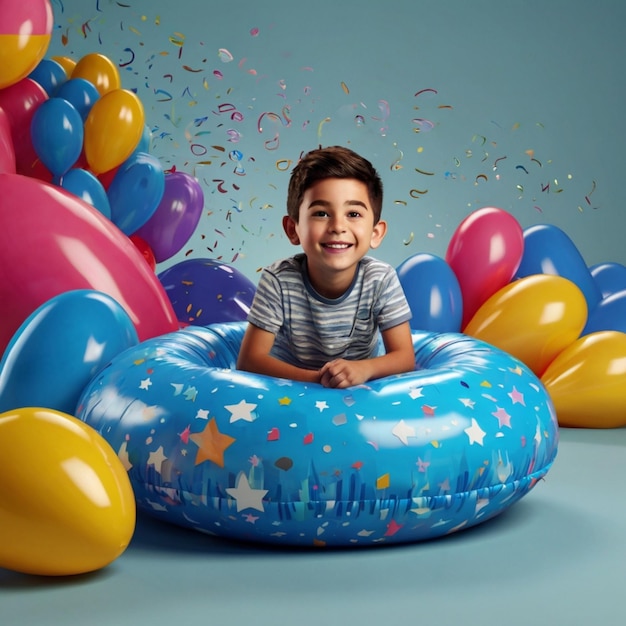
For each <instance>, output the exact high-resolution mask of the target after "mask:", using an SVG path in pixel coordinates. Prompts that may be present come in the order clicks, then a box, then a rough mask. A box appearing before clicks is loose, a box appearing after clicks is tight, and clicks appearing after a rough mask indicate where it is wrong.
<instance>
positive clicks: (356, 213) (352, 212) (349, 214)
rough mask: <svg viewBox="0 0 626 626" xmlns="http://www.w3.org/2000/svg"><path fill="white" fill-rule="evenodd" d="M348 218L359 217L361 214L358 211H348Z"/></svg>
mask: <svg viewBox="0 0 626 626" xmlns="http://www.w3.org/2000/svg"><path fill="white" fill-rule="evenodd" d="M348 217H361V214H360V213H359V212H358V211H350V213H348Z"/></svg>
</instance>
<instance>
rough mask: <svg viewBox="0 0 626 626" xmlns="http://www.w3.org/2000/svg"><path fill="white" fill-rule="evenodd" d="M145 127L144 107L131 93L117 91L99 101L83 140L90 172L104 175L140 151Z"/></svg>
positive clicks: (87, 121)
mask: <svg viewBox="0 0 626 626" xmlns="http://www.w3.org/2000/svg"><path fill="white" fill-rule="evenodd" d="M73 76H74V75H73V74H72V77H73ZM144 126H145V123H144V110H143V105H142V104H141V101H140V100H139V98H138V97H137V96H136V95H135V94H134V93H133V92H132V91H128V90H127V89H114V90H113V91H109V92H108V93H107V94H105V95H104V96H102V97H101V98H99V99H98V100H96V101H95V102H94V104H93V106H92V107H91V110H90V111H89V115H87V119H86V120H85V129H84V130H85V133H84V139H83V147H84V149H85V157H86V158H87V163H88V164H89V168H90V169H91V171H92V172H94V174H102V173H103V172H108V171H109V170H112V169H113V168H114V167H117V166H118V165H120V164H121V163H123V162H124V161H125V160H126V159H127V158H128V157H129V156H130V155H131V154H132V152H133V150H134V149H135V148H136V147H137V144H138V143H139V140H140V139H141V135H142V134H143V130H144Z"/></svg>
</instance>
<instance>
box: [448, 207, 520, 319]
mask: <svg viewBox="0 0 626 626" xmlns="http://www.w3.org/2000/svg"><path fill="white" fill-rule="evenodd" d="M523 252H524V234H523V230H522V227H521V226H520V224H519V223H518V221H517V220H516V219H515V218H514V217H513V216H512V215H511V214H510V213H507V212H506V211H503V210H502V209H497V208H493V207H485V208H483V209H478V210H477V211H474V212H473V213H471V214H470V215H468V216H467V217H466V218H465V219H464V220H463V221H462V222H461V223H460V224H459V226H458V227H457V229H456V231H455V232H454V234H453V235H452V238H451V239H450V243H449V245H448V250H447V252H446V261H447V262H448V264H449V265H450V267H451V268H452V270H453V271H454V273H455V275H456V277H457V279H458V281H459V285H460V287H461V294H462V296H463V320H462V322H461V327H462V328H464V327H465V326H466V324H467V323H468V322H469V320H471V319H472V317H473V316H474V313H476V311H477V310H478V309H479V307H480V306H481V305H482V304H483V302H485V301H486V300H487V299H488V298H489V297H490V296H492V295H493V294H494V293H496V291H498V290H500V289H501V288H502V287H504V286H505V285H508V284H509V282H510V281H511V279H512V278H513V276H514V275H515V272H516V271H517V268H518V267H519V264H520V262H521V259H522V254H523Z"/></svg>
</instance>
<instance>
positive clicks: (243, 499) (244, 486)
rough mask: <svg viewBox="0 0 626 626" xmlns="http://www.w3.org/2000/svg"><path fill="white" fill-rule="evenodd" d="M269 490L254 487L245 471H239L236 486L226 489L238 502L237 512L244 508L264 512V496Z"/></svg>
mask: <svg viewBox="0 0 626 626" xmlns="http://www.w3.org/2000/svg"><path fill="white" fill-rule="evenodd" d="M267 492H268V490H267V489H252V487H250V483H249V482H248V479H247V477H246V475H245V474H244V473H243V472H239V474H238V475H237V482H236V486H235V487H229V488H227V489H226V493H227V494H228V495H229V496H231V497H232V498H234V499H235V500H236V502H237V513H239V512H240V511H243V510H244V509H254V510H255V511H261V512H264V511H265V509H264V508H263V497H264V496H265V494H266V493H267Z"/></svg>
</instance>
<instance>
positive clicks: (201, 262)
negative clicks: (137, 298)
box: [158, 259, 256, 326]
mask: <svg viewBox="0 0 626 626" xmlns="http://www.w3.org/2000/svg"><path fill="white" fill-rule="evenodd" d="M158 279H159V280H160V281H161V284H162V285H163V287H164V288H165V293H166V294H167V296H168V298H169V299H170V302H171V303H172V308H173V309H174V313H175V314H176V319H177V320H178V321H179V322H180V323H181V324H183V325H187V324H191V325H193V326H206V325H207V324H212V323H214V322H236V321H243V320H245V319H246V318H247V316H248V311H249V310H250V305H251V304H252V299H253V298H254V293H255V291H256V287H255V285H254V283H253V282H252V281H251V280H250V279H249V278H247V277H246V276H245V275H244V274H242V273H241V272H240V271H239V270H237V269H235V268H234V267H232V265H227V264H226V263H220V262H219V261H215V260H213V259H186V260H184V261H181V262H180V263H177V264H176V265H172V266H171V267H169V268H167V269H166V270H164V271H163V272H161V273H160V274H159V275H158Z"/></svg>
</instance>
